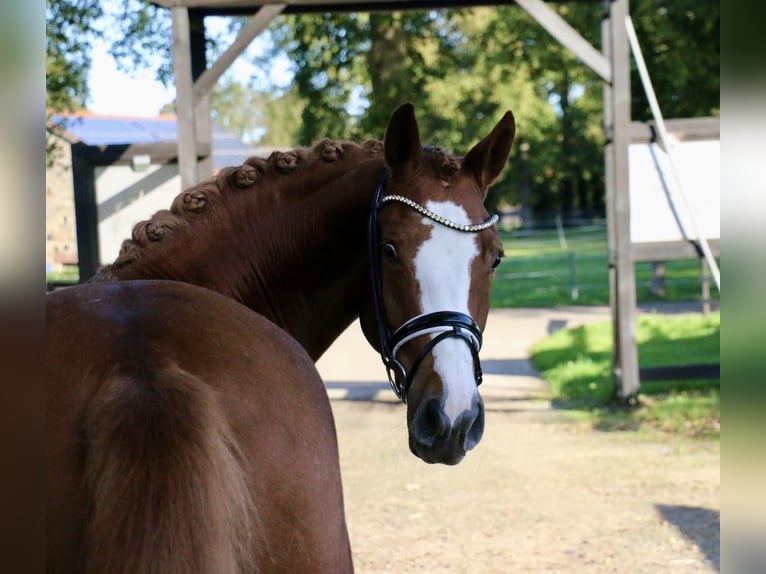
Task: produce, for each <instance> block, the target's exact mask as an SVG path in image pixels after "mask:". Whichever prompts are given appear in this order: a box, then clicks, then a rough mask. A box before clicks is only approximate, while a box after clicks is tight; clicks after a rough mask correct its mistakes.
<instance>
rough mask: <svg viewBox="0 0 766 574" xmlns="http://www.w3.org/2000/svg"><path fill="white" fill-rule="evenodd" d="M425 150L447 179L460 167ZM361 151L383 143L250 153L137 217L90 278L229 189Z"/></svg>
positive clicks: (100, 277)
mask: <svg viewBox="0 0 766 574" xmlns="http://www.w3.org/2000/svg"><path fill="white" fill-rule="evenodd" d="M424 151H425V152H426V154H425V157H427V158H428V159H429V160H430V162H429V163H430V164H431V166H432V168H433V169H434V172H435V175H436V176H437V177H439V178H441V179H442V181H444V182H445V184H447V185H449V183H450V182H451V181H453V180H454V179H455V178H456V177H457V174H458V172H459V171H460V167H461V162H460V160H459V159H458V158H455V157H452V156H450V155H448V154H447V153H446V152H445V151H444V150H443V149H441V148H436V147H426V148H424ZM360 154H361V155H363V156H364V157H366V158H376V157H381V156H382V155H383V144H382V143H381V142H380V141H377V140H368V141H366V142H364V143H363V144H361V145H360V144H357V143H354V142H351V141H336V140H332V139H327V138H325V139H322V140H319V141H318V142H317V143H316V144H315V145H313V146H312V147H308V148H296V149H294V150H290V151H275V152H272V153H271V155H269V157H268V158H262V157H257V156H253V157H250V158H248V159H247V160H245V162H244V163H243V164H242V165H239V166H232V167H225V168H223V169H221V170H220V171H219V172H218V174H216V175H215V176H214V177H212V178H210V179H208V180H206V181H203V182H201V183H198V184H197V185H195V186H193V187H191V188H189V189H186V190H184V191H182V192H181V193H180V194H179V195H177V196H176V197H175V199H174V200H173V202H172V204H171V206H170V209H162V210H160V211H157V212H156V213H155V214H154V215H152V216H151V218H149V219H147V220H144V221H140V222H138V223H137V224H136V225H135V226H134V227H133V230H132V233H131V237H130V239H126V240H125V241H123V242H122V245H121V246H120V252H119V255H118V256H117V258H116V259H115V260H114V262H113V263H111V264H108V265H104V266H102V267H101V268H100V269H99V270H98V271H97V273H96V274H95V276H94V277H93V278H92V279H91V281H113V280H116V279H117V276H116V273H117V272H118V271H119V270H120V269H122V268H124V267H127V266H129V265H130V264H131V263H134V262H135V261H138V260H139V259H141V257H142V256H144V255H145V254H147V253H150V252H152V251H154V250H156V249H158V248H159V247H160V246H161V245H162V244H163V243H164V242H165V241H166V240H167V239H169V238H170V237H172V236H173V235H174V233H175V232H176V231H178V230H179V229H181V228H184V227H187V226H189V225H192V224H194V223H198V222H200V221H204V220H205V219H209V218H210V217H211V214H214V213H216V208H218V207H219V206H221V205H222V204H224V203H225V201H226V197H227V195H228V194H238V193H241V192H242V191H250V192H252V191H255V189H257V188H258V185H257V184H259V182H260V183H261V184H262V187H263V184H265V183H266V182H269V181H273V178H280V177H284V176H287V175H290V174H297V173H305V172H307V171H310V170H312V169H314V168H316V167H317V166H320V165H326V164H331V163H334V162H341V161H343V160H346V161H353V160H354V158H357V159H358V158H359V155H360Z"/></svg>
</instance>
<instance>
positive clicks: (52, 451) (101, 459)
mask: <svg viewBox="0 0 766 574" xmlns="http://www.w3.org/2000/svg"><path fill="white" fill-rule="evenodd" d="M47 314H48V368H49V385H48V396H47V404H48V418H47V432H48V437H49V438H48V473H49V476H48V513H49V518H48V536H47V541H48V544H47V547H48V552H49V555H48V569H49V572H56V573H58V572H61V573H64V572H88V573H96V572H109V573H125V574H127V573H139V572H141V573H149V572H156V573H163V574H167V573H176V572H177V573H179V574H180V573H193V572H200V573H202V572H205V573H221V574H224V573H232V574H233V573H240V572H264V571H265V572H328V573H329V572H351V571H352V570H353V567H352V563H351V554H350V549H349V543H348V534H347V531H346V526H345V519H344V512H343V498H342V489H341V483H340V470H339V463H338V453H337V442H336V437H335V428H334V422H333V418H332V413H331V410H330V406H329V401H328V399H327V395H326V392H325V390H324V386H323V384H322V381H321V380H320V378H319V375H318V373H317V372H316V369H315V367H314V365H313V362H312V361H311V359H310V357H308V355H306V353H305V351H304V350H303V349H302V348H301V347H300V346H299V345H298V344H297V343H296V342H295V341H294V340H293V339H292V338H290V337H289V336H288V335H286V334H285V333H284V332H283V331H282V330H281V329H279V328H278V327H276V326H275V325H273V324H272V323H271V322H270V321H268V320H266V319H264V318H263V317H260V316H259V315H257V314H255V313H253V312H251V311H250V310H248V309H245V308H243V307H242V306H241V305H239V304H237V303H235V302H234V301H232V300H231V299H228V298H225V297H222V296H220V295H218V294H215V293H212V292H210V291H208V290H205V289H200V288H198V287H195V286H191V285H186V284H182V283H178V282H168V281H138V282H125V283H102V284H98V283H96V284H90V285H83V286H79V287H77V288H72V289H65V290H62V291H60V292H56V293H53V294H51V295H50V296H49V297H48V308H47ZM275 414H276V415H277V416H275Z"/></svg>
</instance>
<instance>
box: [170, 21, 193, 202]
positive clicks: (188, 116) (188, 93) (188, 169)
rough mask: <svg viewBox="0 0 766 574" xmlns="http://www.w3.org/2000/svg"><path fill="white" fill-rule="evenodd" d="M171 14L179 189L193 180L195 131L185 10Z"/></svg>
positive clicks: (189, 46)
mask: <svg viewBox="0 0 766 574" xmlns="http://www.w3.org/2000/svg"><path fill="white" fill-rule="evenodd" d="M171 14H172V17H173V70H174V72H175V78H176V115H177V117H178V120H177V123H178V172H179V174H180V176H181V188H182V189H187V188H189V187H191V186H192V185H194V184H195V183H197V177H198V176H197V134H196V130H195V127H194V124H195V122H194V99H193V93H192V87H193V83H192V65H191V38H190V34H191V31H190V27H189V10H188V8H186V7H184V6H176V7H174V8H172V9H171Z"/></svg>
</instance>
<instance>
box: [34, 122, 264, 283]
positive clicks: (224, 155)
mask: <svg viewBox="0 0 766 574" xmlns="http://www.w3.org/2000/svg"><path fill="white" fill-rule="evenodd" d="M49 128H50V129H49V130H48V144H49V148H50V149H51V151H50V152H49V154H48V159H49V164H50V165H49V166H48V167H47V170H46V226H45V233H46V243H45V261H46V269H47V271H61V270H62V269H63V268H64V267H66V266H67V265H75V264H77V263H78V262H79V259H80V258H79V257H78V245H79V246H80V247H81V248H82V245H83V241H86V243H88V244H93V245H94V250H95V253H94V254H92V255H93V258H97V259H98V263H100V264H103V263H108V262H110V261H112V260H113V259H114V258H115V257H116V255H117V252H118V250H119V246H120V244H121V243H122V240H123V239H125V238H127V237H129V236H130V231H131V229H132V227H133V225H134V224H135V223H137V222H138V221H141V220H142V219H146V218H148V217H149V216H150V215H152V214H153V213H154V212H155V211H157V210H159V209H167V208H168V207H169V206H170V203H171V201H172V200H173V198H174V197H175V196H176V195H177V194H178V193H179V192H180V191H181V183H180V178H179V176H178V166H177V163H176V157H175V155H176V138H177V134H178V129H177V121H176V116H174V115H161V116H156V117H149V118H139V117H115V116H104V115H97V114H92V113H89V112H78V113H75V114H68V115H55V116H53V117H52V118H51V120H50V124H49ZM270 151H271V150H263V149H257V148H254V147H251V146H249V145H247V144H245V143H244V142H242V141H241V140H240V139H238V138H237V137H235V136H233V135H231V134H229V133H228V132H226V131H225V130H223V129H221V128H218V127H216V126H214V127H213V144H212V160H213V169H214V170H219V169H221V168H223V167H226V166H230V165H240V164H241V163H242V162H243V161H244V160H245V159H247V158H248V157H250V156H252V155H268V153H270ZM78 162H79V164H78ZM75 164H78V165H77V166H76V165H75ZM83 167H84V169H83ZM91 188H92V189H91ZM75 190H78V194H80V196H81V197H80V199H79V202H80V208H79V209H76V202H75ZM89 190H90V192H91V193H90V195H91V196H92V197H90V198H85V197H82V196H83V195H88V191H89ZM88 202H91V203H95V206H94V207H95V214H94V215H95V217H96V218H97V222H98V223H97V230H98V231H97V233H93V232H90V231H88V232H87V233H85V234H84V233H83V228H82V227H83V226H82V223H83V222H80V223H81V229H80V234H79V237H78V231H77V218H76V215H75V213H76V212H79V213H80V214H81V215H82V211H81V210H82V209H83V207H82V206H83V205H85V207H86V208H87V203H88ZM85 235H88V237H85ZM93 235H96V237H95V238H94V237H92V236H93Z"/></svg>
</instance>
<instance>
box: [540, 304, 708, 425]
mask: <svg viewBox="0 0 766 574" xmlns="http://www.w3.org/2000/svg"><path fill="white" fill-rule="evenodd" d="M720 325H721V316H720V313H713V314H711V315H709V316H707V317H705V316H702V315H680V316H661V315H643V316H640V317H639V318H638V321H637V326H636V338H637V341H638V350H639V363H640V365H641V366H642V367H649V366H660V365H662V366H666V365H683V364H715V363H719V362H720ZM611 344H612V339H611V323H609V322H607V323H597V324H594V325H586V326H582V327H577V328H574V329H563V330H561V331H558V332H556V333H554V334H553V335H551V336H550V337H547V338H546V339H544V340H542V341H540V342H539V343H537V344H536V345H535V346H534V347H533V348H532V360H533V362H534V364H535V366H536V367H537V369H538V370H539V371H540V372H541V374H542V375H543V377H545V379H546V380H547V381H548V383H549V384H550V390H551V394H552V396H553V403H554V405H555V406H558V407H561V408H568V409H580V410H588V411H590V412H591V413H592V416H593V424H594V426H595V427H596V428H600V429H602V430H627V429H631V430H632V429H636V428H639V427H641V426H642V425H647V426H649V427H651V428H653V429H656V430H659V431H662V432H669V433H673V434H679V435H684V436H690V437H699V438H717V437H718V436H720V396H719V391H718V389H719V387H720V381H719V380H717V379H716V380H676V381H657V382H651V383H645V384H642V386H641V391H640V395H639V398H640V403H641V404H640V406H639V407H638V408H636V409H632V410H620V409H614V408H612V407H611V406H610V400H611V398H612V377H611Z"/></svg>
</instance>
